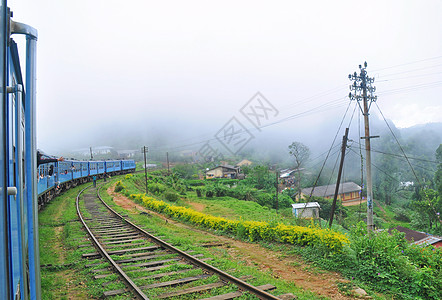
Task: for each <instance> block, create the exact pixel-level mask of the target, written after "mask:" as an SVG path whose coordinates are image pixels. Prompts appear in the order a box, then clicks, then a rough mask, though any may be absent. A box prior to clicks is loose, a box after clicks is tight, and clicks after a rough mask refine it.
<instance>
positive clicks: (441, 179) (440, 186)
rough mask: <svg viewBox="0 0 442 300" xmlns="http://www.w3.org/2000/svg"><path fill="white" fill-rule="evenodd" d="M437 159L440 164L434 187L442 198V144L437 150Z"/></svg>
mask: <svg viewBox="0 0 442 300" xmlns="http://www.w3.org/2000/svg"><path fill="white" fill-rule="evenodd" d="M436 159H437V162H438V163H439V164H438V165H437V171H436V174H435V175H434V185H435V186H436V189H437V191H438V193H439V197H441V196H442V144H440V145H439V147H438V148H437V150H436Z"/></svg>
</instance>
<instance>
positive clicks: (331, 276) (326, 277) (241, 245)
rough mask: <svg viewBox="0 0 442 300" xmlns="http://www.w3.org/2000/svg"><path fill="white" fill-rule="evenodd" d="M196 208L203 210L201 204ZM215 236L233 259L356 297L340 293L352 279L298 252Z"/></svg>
mask: <svg viewBox="0 0 442 300" xmlns="http://www.w3.org/2000/svg"><path fill="white" fill-rule="evenodd" d="M107 192H108V194H109V195H111V196H112V197H113V199H114V202H115V204H117V205H119V206H121V207H122V208H124V209H126V210H128V211H130V212H133V213H139V212H140V211H144V212H146V213H149V214H152V215H156V216H158V217H160V218H162V219H164V220H167V222H168V223H170V224H174V225H176V226H179V227H183V228H186V229H188V230H192V231H195V232H200V233H202V234H204V235H212V234H211V233H210V232H207V231H203V230H200V229H197V228H194V227H191V226H188V225H185V224H182V223H179V222H176V221H174V220H172V219H168V218H166V217H164V216H163V215H160V214H158V213H156V212H153V211H150V210H148V209H146V208H145V207H143V206H141V205H139V204H136V203H135V202H133V201H132V200H130V199H128V198H126V197H124V196H122V195H121V194H118V193H114V186H112V187H109V188H108V189H107ZM195 208H196V207H195ZM196 209H198V210H199V209H201V207H198V208H196ZM212 236H213V237H214V238H215V239H217V240H219V241H220V242H221V243H224V244H225V245H226V246H225V249H227V251H228V252H229V254H230V255H231V256H232V257H233V258H235V259H238V260H242V261H245V262H246V264H247V265H255V266H258V267H259V268H260V270H262V271H263V272H265V271H269V270H270V271H271V272H272V274H273V276H274V277H275V278H281V279H284V280H285V281H288V282H293V283H294V284H295V285H296V286H298V287H302V288H303V289H305V290H309V291H312V292H314V293H315V294H318V295H320V296H325V297H328V298H330V299H337V300H340V299H354V298H352V297H349V296H345V295H343V294H341V293H340V292H339V290H338V286H337V282H348V280H346V279H345V278H343V277H342V276H341V275H340V274H338V273H334V272H328V271H323V270H318V269H317V268H315V267H313V266H312V265H309V264H307V263H306V262H304V261H303V260H302V259H301V258H300V257H299V256H297V255H290V256H287V255H284V254H283V253H282V252H278V251H271V250H268V249H266V248H264V247H262V246H260V245H257V244H252V243H246V242H242V241H238V240H235V239H231V238H228V237H223V236H218V235H212Z"/></svg>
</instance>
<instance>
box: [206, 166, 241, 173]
mask: <svg viewBox="0 0 442 300" xmlns="http://www.w3.org/2000/svg"><path fill="white" fill-rule="evenodd" d="M218 168H226V169H230V170H234V171H237V170H238V169H239V167H234V166H230V165H225V166H216V167H214V168H212V169H209V170H207V171H206V172H209V171H212V170H215V169H218Z"/></svg>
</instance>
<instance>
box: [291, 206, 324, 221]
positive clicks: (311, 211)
mask: <svg viewBox="0 0 442 300" xmlns="http://www.w3.org/2000/svg"><path fill="white" fill-rule="evenodd" d="M320 208H321V206H320V205H319V203H318V202H307V203H294V204H292V213H293V215H294V216H295V217H297V218H306V219H307V218H313V219H319V209H320Z"/></svg>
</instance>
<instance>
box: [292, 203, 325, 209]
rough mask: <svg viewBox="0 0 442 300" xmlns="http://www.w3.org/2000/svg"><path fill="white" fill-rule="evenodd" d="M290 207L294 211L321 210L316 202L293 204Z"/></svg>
mask: <svg viewBox="0 0 442 300" xmlns="http://www.w3.org/2000/svg"><path fill="white" fill-rule="evenodd" d="M292 207H293V208H295V209H297V208H313V207H318V208H321V206H320V205H319V203H318V202H307V203H294V204H292Z"/></svg>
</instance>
